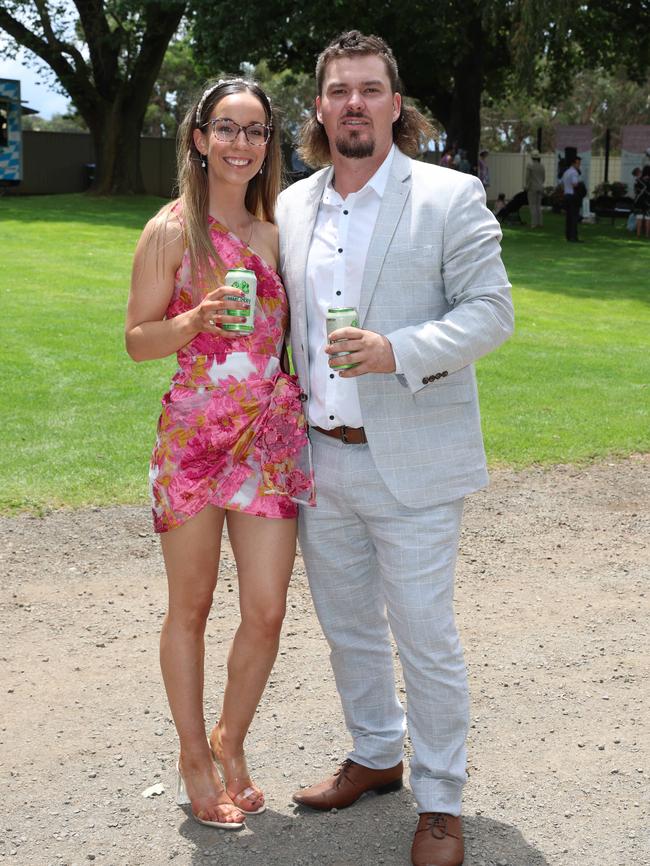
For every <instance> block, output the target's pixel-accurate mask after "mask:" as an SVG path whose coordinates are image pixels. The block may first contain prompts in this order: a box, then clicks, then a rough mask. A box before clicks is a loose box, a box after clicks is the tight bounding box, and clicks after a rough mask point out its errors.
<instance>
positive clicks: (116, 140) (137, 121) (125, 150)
mask: <svg viewBox="0 0 650 866" xmlns="http://www.w3.org/2000/svg"><path fill="white" fill-rule="evenodd" d="M142 121H143V117H142V112H141V111H140V109H139V107H136V106H129V105H128V104H126V105H125V104H124V100H122V99H118V100H117V102H116V104H115V105H113V106H105V107H104V110H103V111H102V112H101V113H100V117H99V118H98V120H97V122H95V123H93V125H92V126H91V128H90V131H91V135H92V138H93V144H94V149H95V162H96V166H97V167H96V170H95V180H94V183H93V184H92V186H91V188H90V191H91V192H92V193H95V194H96V195H131V194H134V193H136V194H137V193H143V192H144V182H143V179H142V169H141V167H140V131H141V129H142Z"/></svg>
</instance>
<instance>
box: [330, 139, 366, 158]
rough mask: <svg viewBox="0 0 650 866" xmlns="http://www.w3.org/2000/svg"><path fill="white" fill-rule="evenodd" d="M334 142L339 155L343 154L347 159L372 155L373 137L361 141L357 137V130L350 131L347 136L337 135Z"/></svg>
mask: <svg viewBox="0 0 650 866" xmlns="http://www.w3.org/2000/svg"><path fill="white" fill-rule="evenodd" d="M334 144H335V145H336V149H337V150H338V152H339V153H340V154H341V156H345V157H347V158H348V159H366V157H368V156H372V155H373V153H374V152H375V140H374V138H368V139H366V140H365V141H363V140H361V138H360V137H359V133H358V132H351V133H350V137H349V138H347V137H344V136H342V135H339V136H338V137H337V138H336V139H335V141H334Z"/></svg>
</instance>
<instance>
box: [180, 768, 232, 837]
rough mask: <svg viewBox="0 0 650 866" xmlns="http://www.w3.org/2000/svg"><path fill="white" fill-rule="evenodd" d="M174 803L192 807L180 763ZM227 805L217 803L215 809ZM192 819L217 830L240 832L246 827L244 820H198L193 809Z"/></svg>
mask: <svg viewBox="0 0 650 866" xmlns="http://www.w3.org/2000/svg"><path fill="white" fill-rule="evenodd" d="M176 803H177V805H178V806H190V807H191V806H192V801H191V800H190V798H189V796H188V793H187V788H186V787H185V779H183V774H182V773H181V767H180V762H178V763H177V764H176ZM227 805H228V804H227V803H218V804H217V806H216V808H219V807H220V806H227ZM233 805H234V804H233ZM237 808H238V810H239V811H240V812H242V811H243V810H242V809H239V807H237ZM192 817H193V818H194V820H195V821H196V822H197V823H199V824H205V826H206V827H216V828H217V829H219V830H241V829H242V828H243V827H245V826H246V819H244V820H242V821H207V820H206V819H205V818H199V816H198V815H196V814H195V812H194V809H192Z"/></svg>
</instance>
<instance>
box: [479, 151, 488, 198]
mask: <svg viewBox="0 0 650 866" xmlns="http://www.w3.org/2000/svg"><path fill="white" fill-rule="evenodd" d="M488 155H489V151H487V150H482V151H481V152H480V153H479V155H478V179H479V180H480V181H481V183H482V184H483V187H484V188H485V189H487V188H488V187H489V186H490V166H489V165H488V164H487V158H488Z"/></svg>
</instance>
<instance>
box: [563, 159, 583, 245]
mask: <svg viewBox="0 0 650 866" xmlns="http://www.w3.org/2000/svg"><path fill="white" fill-rule="evenodd" d="M581 162H582V160H581V158H580V157H579V156H575V157H574V158H573V161H572V163H571V165H570V166H569V167H568V168H567V169H566V171H565V172H564V174H563V175H562V187H563V189H564V210H565V211H566V218H565V228H564V235H565V237H566V239H567V241H569V243H574V244H577V243H579V240H578V220H579V216H580V203H581V201H582V199H581V197H580V195H579V192H578V185H579V184H580V182H581V177H580V163H581Z"/></svg>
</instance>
